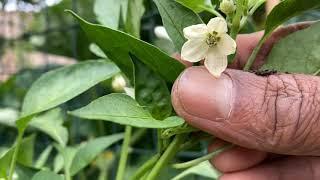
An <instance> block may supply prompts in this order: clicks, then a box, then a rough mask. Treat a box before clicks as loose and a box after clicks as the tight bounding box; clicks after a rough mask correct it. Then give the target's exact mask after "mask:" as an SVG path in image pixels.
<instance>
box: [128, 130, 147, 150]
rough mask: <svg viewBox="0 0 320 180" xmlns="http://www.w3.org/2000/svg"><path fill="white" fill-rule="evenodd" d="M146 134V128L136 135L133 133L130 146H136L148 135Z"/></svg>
mask: <svg viewBox="0 0 320 180" xmlns="http://www.w3.org/2000/svg"><path fill="white" fill-rule="evenodd" d="M146 132H147V129H146V128H140V129H138V130H137V131H136V132H135V133H133V134H132V136H131V140H130V145H131V146H133V145H134V144H136V143H137V142H138V141H139V140H140V139H141V137H142V136H144V135H145V134H146Z"/></svg>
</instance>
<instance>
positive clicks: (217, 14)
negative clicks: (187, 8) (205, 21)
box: [201, 6, 223, 18]
mask: <svg viewBox="0 0 320 180" xmlns="http://www.w3.org/2000/svg"><path fill="white" fill-rule="evenodd" d="M201 7H202V9H204V10H205V11H207V12H209V13H212V14H213V15H216V16H217V17H222V18H223V16H222V15H221V14H220V13H219V12H218V11H216V10H215V9H213V8H209V7H206V6H201Z"/></svg>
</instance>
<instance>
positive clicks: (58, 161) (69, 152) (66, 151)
mask: <svg viewBox="0 0 320 180" xmlns="http://www.w3.org/2000/svg"><path fill="white" fill-rule="evenodd" d="M54 147H55V148H56V149H57V150H58V151H59V153H60V154H61V156H59V155H57V156H56V158H55V162H54V172H59V171H60V170H61V169H62V168H63V167H64V171H70V168H71V165H72V160H73V158H74V157H75V155H76V153H77V152H78V150H79V146H76V147H62V146H60V145H59V144H54ZM65 173H66V174H70V172H68V173H67V172H65Z"/></svg>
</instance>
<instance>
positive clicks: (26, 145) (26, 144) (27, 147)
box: [17, 135, 36, 167]
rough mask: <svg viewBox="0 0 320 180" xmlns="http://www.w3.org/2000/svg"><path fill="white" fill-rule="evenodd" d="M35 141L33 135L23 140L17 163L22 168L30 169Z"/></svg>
mask: <svg viewBox="0 0 320 180" xmlns="http://www.w3.org/2000/svg"><path fill="white" fill-rule="evenodd" d="M35 139H36V136H35V135H30V136H28V137H26V138H24V139H23V141H22V143H21V146H20V149H19V153H18V157H17V162H19V163H20V164H22V165H24V166H28V167H32V165H33V156H34V145H35Z"/></svg>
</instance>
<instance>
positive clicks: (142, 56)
mask: <svg viewBox="0 0 320 180" xmlns="http://www.w3.org/2000/svg"><path fill="white" fill-rule="evenodd" d="M68 12H70V13H71V14H72V15H73V16H74V17H75V18H76V19H77V20H78V22H79V23H80V26H81V28H82V29H83V30H84V32H85V33H86V34H87V36H88V38H89V39H90V40H92V41H93V42H94V43H96V44H97V45H98V46H99V47H100V48H101V49H102V50H103V51H104V53H105V54H106V55H107V56H108V57H109V58H110V59H112V60H113V61H114V62H115V63H116V64H117V65H118V66H119V68H120V69H121V70H122V72H123V73H124V74H125V75H126V76H127V77H128V78H129V79H131V82H133V65H132V62H131V59H130V56H129V55H128V53H131V54H133V55H135V56H136V57H137V58H138V59H139V60H141V61H142V62H143V63H144V64H145V65H146V66H147V67H148V68H150V69H152V70H153V71H154V72H155V73H157V74H159V75H160V76H161V77H162V78H164V79H165V80H166V81H167V82H170V83H173V82H174V81H175V80H176V78H177V77H178V76H179V74H180V73H181V72H182V71H183V69H184V65H182V64H181V63H180V62H178V61H177V60H175V59H174V58H172V57H170V56H168V55H167V54H165V53H164V52H162V51H161V50H160V49H158V48H157V47H155V46H153V45H151V44H148V43H146V42H143V41H141V40H139V39H137V38H134V37H133V36H130V35H128V34H126V33H123V32H120V31H116V30H112V29H110V28H107V27H103V26H99V25H95V24H91V23H88V22H86V21H85V20H83V19H82V18H80V17H79V16H78V15H76V14H75V13H73V12H72V11H68Z"/></svg>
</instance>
